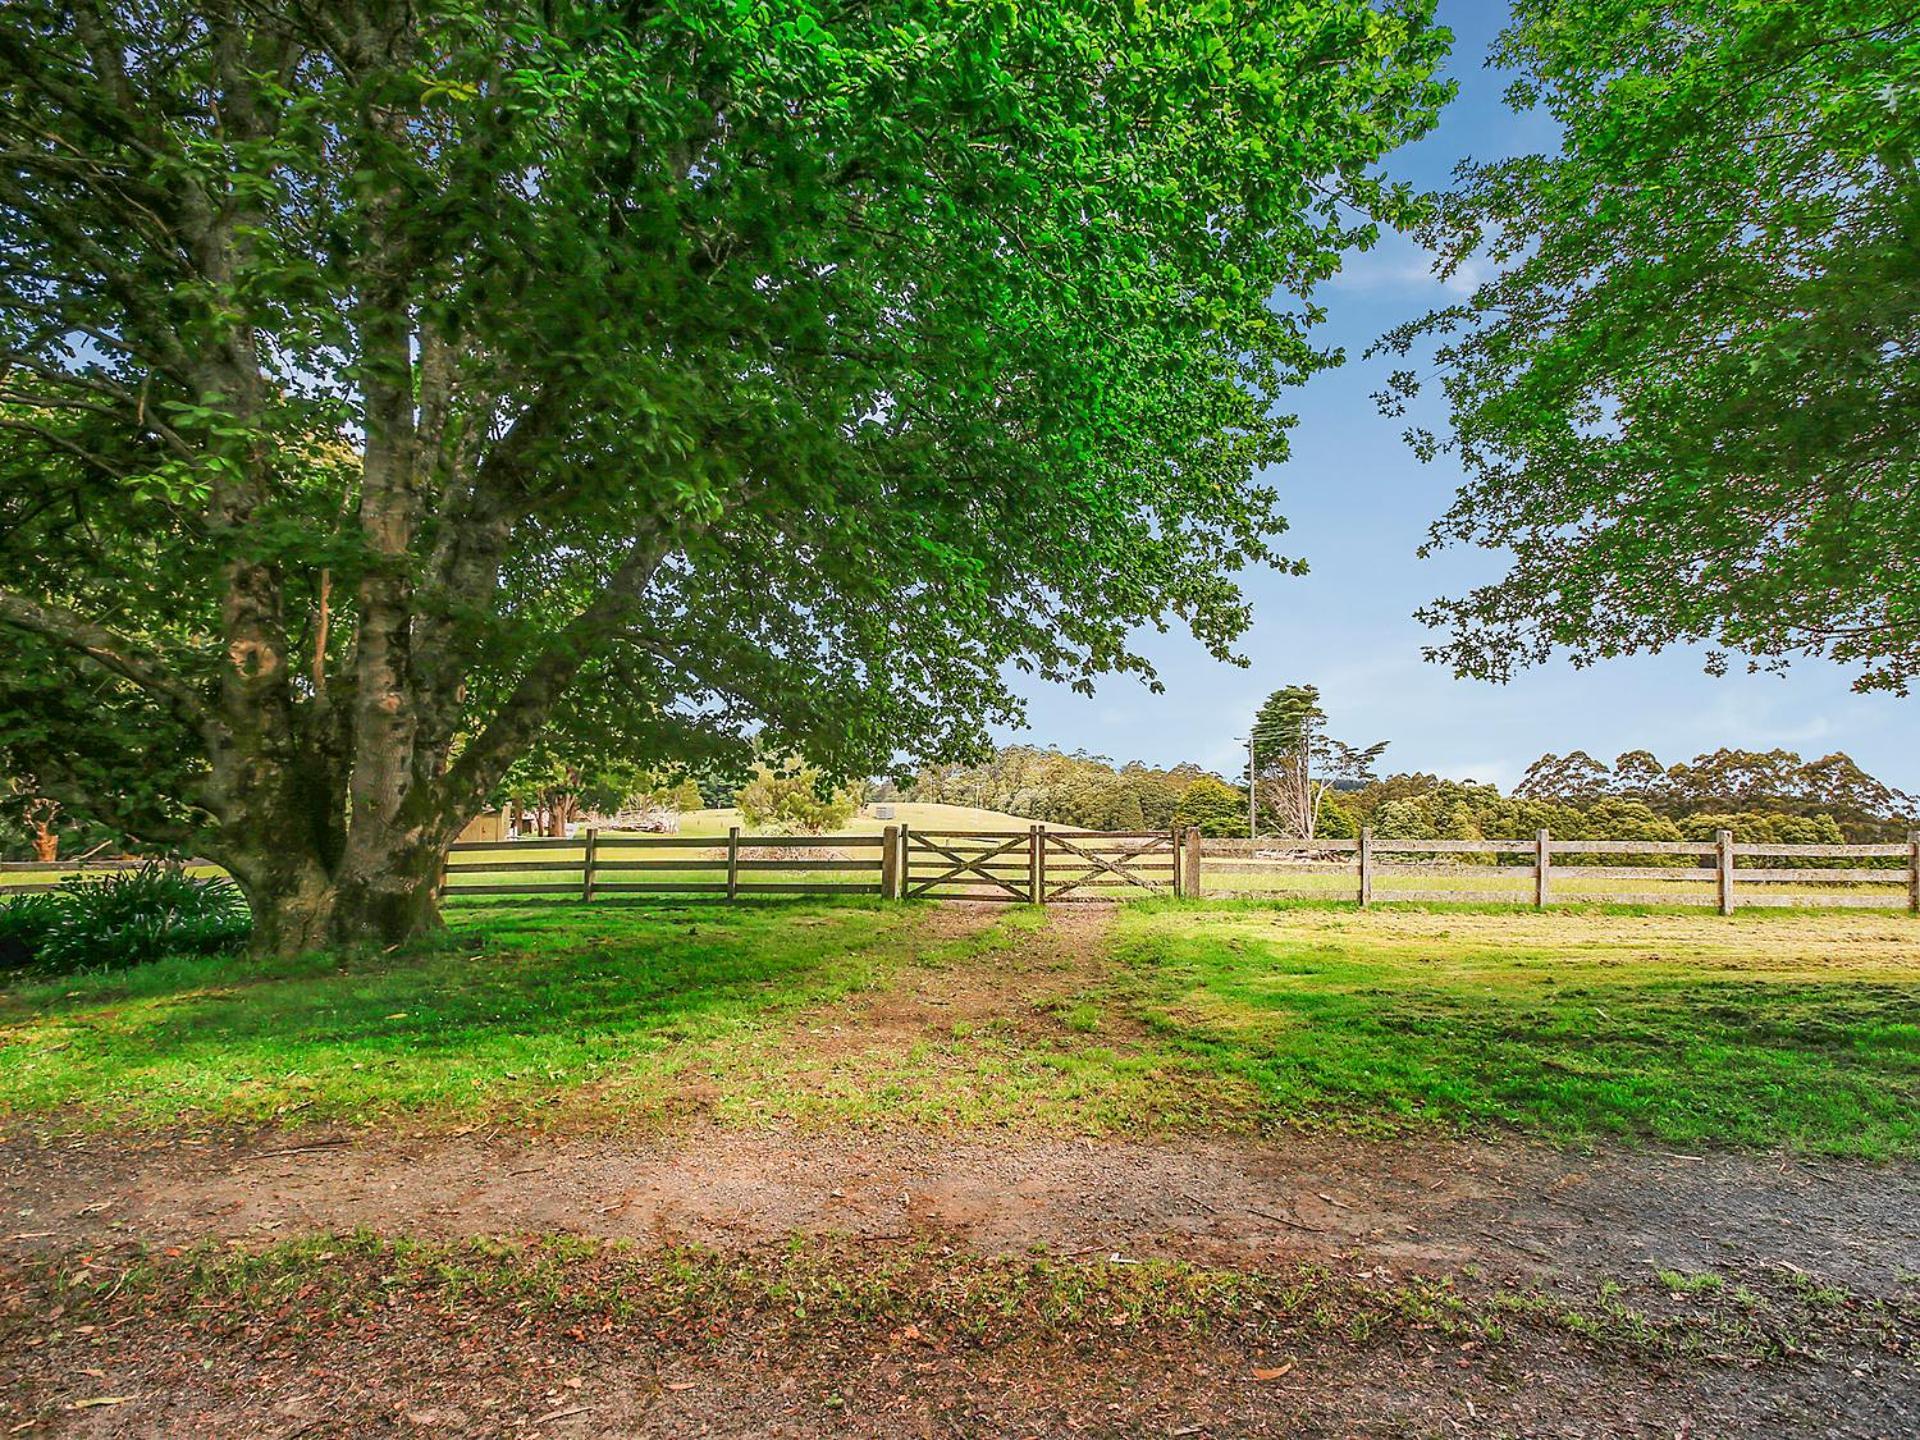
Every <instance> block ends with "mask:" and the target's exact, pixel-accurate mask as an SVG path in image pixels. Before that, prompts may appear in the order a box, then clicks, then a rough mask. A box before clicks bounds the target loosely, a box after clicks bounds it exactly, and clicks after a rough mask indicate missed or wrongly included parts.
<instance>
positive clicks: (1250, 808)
mask: <svg viewBox="0 0 1920 1440" xmlns="http://www.w3.org/2000/svg"><path fill="white" fill-rule="evenodd" d="M1259 783H1260V782H1259V780H1258V778H1257V777H1256V775H1255V774H1254V769H1253V731H1252V730H1251V729H1249V730H1248V731H1247V839H1248V841H1250V842H1251V841H1254V840H1257V839H1259V838H1260V832H1259V830H1258V829H1257V828H1256V824H1255V821H1254V818H1253V817H1254V795H1255V793H1256V790H1257V787H1258V785H1259Z"/></svg>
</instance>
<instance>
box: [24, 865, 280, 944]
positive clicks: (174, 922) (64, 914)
mask: <svg viewBox="0 0 1920 1440" xmlns="http://www.w3.org/2000/svg"><path fill="white" fill-rule="evenodd" d="M252 928H253V919H252V916H251V914H250V913H249V912H248V910H247V902H246V898H245V897H244V896H243V895H242V894H241V893H240V887H239V886H237V885H235V884H234V883H233V882H232V881H231V880H228V879H225V878H222V877H218V876H205V875H189V874H187V872H186V870H185V868H184V867H182V866H181V865H180V864H179V863H178V862H176V861H164V860H155V861H149V862H148V863H146V864H143V865H141V866H139V867H138V868H136V869H133V870H116V871H113V872H111V873H109V874H105V875H75V876H69V877H68V878H67V879H65V880H63V881H61V882H60V884H59V885H58V886H57V887H55V888H54V889H53V890H50V891H47V892H45V893H44V894H39V895H24V896H20V897H18V898H16V899H13V900H10V901H8V902H7V903H6V904H5V905H0V966H4V967H6V968H12V969H20V968H26V967H31V968H33V969H36V970H73V969H78V968H79V967H81V966H112V967H119V966H124V965H138V964H140V963H141V962H143V961H146V960H155V959H158V958H159V957H160V956H162V955H212V954H217V953H218V952H220V951H223V950H233V949H236V948H238V947H239V946H240V945H242V944H244V943H245V941H246V938H247V935H248V933H249V931H251V930H252Z"/></svg>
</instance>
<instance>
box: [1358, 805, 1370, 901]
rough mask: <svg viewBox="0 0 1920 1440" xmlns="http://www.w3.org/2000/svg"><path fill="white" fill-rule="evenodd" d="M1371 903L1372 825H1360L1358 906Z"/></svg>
mask: <svg viewBox="0 0 1920 1440" xmlns="http://www.w3.org/2000/svg"><path fill="white" fill-rule="evenodd" d="M1372 903H1373V827H1372V826H1371V825H1362V826H1361V827H1360V908H1361V909H1362V910H1364V909H1366V908H1367V906H1369V905H1371V904H1372Z"/></svg>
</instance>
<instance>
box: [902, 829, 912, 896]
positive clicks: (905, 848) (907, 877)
mask: <svg viewBox="0 0 1920 1440" xmlns="http://www.w3.org/2000/svg"><path fill="white" fill-rule="evenodd" d="M911 828H912V827H910V826H908V825H906V824H902V825H901V826H900V898H901V899H902V900H904V899H906V898H907V896H908V895H909V894H911V893H912V889H913V847H912V846H911V845H910V844H908V843H907V837H908V835H909V834H910V833H911Z"/></svg>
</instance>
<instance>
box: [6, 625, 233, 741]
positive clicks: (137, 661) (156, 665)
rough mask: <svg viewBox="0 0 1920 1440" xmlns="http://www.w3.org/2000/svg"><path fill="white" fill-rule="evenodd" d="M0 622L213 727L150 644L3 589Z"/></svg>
mask: <svg viewBox="0 0 1920 1440" xmlns="http://www.w3.org/2000/svg"><path fill="white" fill-rule="evenodd" d="M0 625H11V626H13V627H14V628H15V629H16V630H26V631H29V632H31V633H32V634H35V635H40V636H43V637H45V638H46V639H48V640H52V641H53V642H54V643H56V644H58V645H62V646H64V647H65V648H67V649H68V650H72V651H74V652H75V653H76V654H79V655H84V656H85V657H86V658H87V659H89V660H91V661H93V662H94V663H95V664H96V665H98V666H100V667H101V668H102V669H105V670H110V671H112V672H113V673H114V674H115V675H118V676H120V677H121V678H122V679H125V680H131V681H132V682H133V683H134V684H136V685H138V686H139V687H140V688H141V689H143V690H145V691H147V692H148V693H149V694H151V695H153V696H155V697H156V698H158V699H160V700H162V701H164V702H165V703H166V704H167V705H168V706H169V707H170V708H171V709H172V710H173V711H174V713H175V714H177V715H178V716H179V717H180V718H181V719H182V720H184V721H186V722H187V723H188V724H190V725H192V726H193V727H194V728H195V729H196V730H198V731H200V732H201V733H202V734H205V733H207V732H208V731H210V730H212V729H214V728H217V727H216V724H215V720H214V715H213V712H212V711H211V710H210V709H209V708H208V706H207V702H206V698H205V697H204V696H203V695H201V694H200V692H199V691H198V690H196V689H194V687H193V686H192V685H190V684H188V683H187V682H186V681H185V680H182V679H181V678H180V677H179V676H177V675H175V674H173V673H172V672H171V671H170V670H168V669H167V667H166V665H165V663H164V662H163V661H162V660H161V659H160V657H159V656H158V655H156V654H155V653H154V652H153V650H152V649H151V648H150V647H148V646H146V645H143V644H141V643H140V642H139V641H137V640H134V639H132V638H130V637H128V636H125V635H121V634H119V633H118V632H116V631H113V630H109V629H108V628H107V627H106V626H104V625H97V624H95V623H94V622H93V621H91V620H88V619H87V618H86V617H85V616H83V615H79V614H76V613H75V612H74V611H71V610H67V609H65V608H63V607H60V606H55V605H45V604H42V603H41V602H39V601H37V600H30V599H28V598H27V597H26V596H24V595H16V594H13V593H12V592H10V591H7V590H0Z"/></svg>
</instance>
